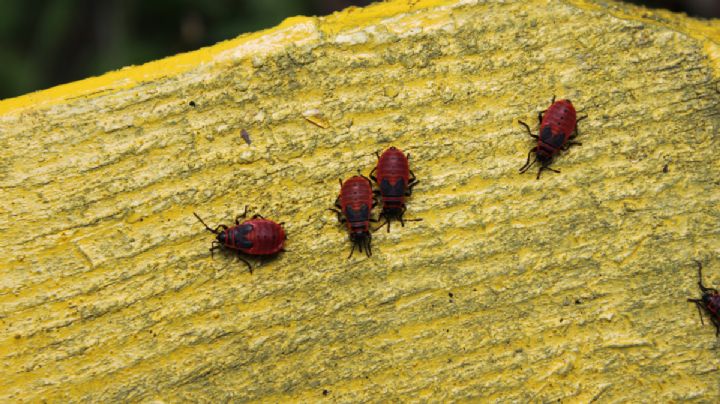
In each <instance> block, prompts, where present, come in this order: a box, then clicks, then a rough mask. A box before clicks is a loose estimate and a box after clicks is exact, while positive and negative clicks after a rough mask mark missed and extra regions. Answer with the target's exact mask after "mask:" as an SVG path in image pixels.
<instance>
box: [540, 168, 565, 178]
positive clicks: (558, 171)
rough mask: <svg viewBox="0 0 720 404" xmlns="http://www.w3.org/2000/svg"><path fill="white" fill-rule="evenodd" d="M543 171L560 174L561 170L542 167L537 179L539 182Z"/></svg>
mask: <svg viewBox="0 0 720 404" xmlns="http://www.w3.org/2000/svg"><path fill="white" fill-rule="evenodd" d="M543 170H548V171H552V172H554V173H558V174H560V170H556V169H554V168H550V167H548V166H540V169H539V170H538V174H537V177H535V179H536V180H539V179H540V173H542V172H543Z"/></svg>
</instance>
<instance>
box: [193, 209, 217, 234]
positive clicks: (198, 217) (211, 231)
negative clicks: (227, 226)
mask: <svg viewBox="0 0 720 404" xmlns="http://www.w3.org/2000/svg"><path fill="white" fill-rule="evenodd" d="M193 215H195V217H196V218H197V219H198V220H199V221H200V223H202V224H203V226H205V228H206V229H207V230H208V231H209V232H210V233H213V234H219V233H220V231H218V230H217V229H215V230H213V229H211V228H210V226H208V225H207V224H205V222H204V221H203V220H202V219H200V216H198V214H197V213H195V212H193Z"/></svg>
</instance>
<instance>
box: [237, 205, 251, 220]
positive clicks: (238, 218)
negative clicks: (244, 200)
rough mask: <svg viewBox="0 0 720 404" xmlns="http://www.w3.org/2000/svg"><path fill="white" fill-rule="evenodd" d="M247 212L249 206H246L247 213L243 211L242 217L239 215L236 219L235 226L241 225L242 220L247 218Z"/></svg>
mask: <svg viewBox="0 0 720 404" xmlns="http://www.w3.org/2000/svg"><path fill="white" fill-rule="evenodd" d="M247 210H248V206H247V205H245V211H243V213H242V215H238V216H237V217H235V224H240V219H245V216H247Z"/></svg>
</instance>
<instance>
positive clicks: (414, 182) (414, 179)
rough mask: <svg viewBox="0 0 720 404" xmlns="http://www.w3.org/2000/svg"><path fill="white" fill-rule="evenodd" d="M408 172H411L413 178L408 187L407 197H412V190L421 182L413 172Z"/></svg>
mask: <svg viewBox="0 0 720 404" xmlns="http://www.w3.org/2000/svg"><path fill="white" fill-rule="evenodd" d="M408 171H410V175H411V177H410V182H408V187H407V191H406V192H405V196H410V195H412V188H413V187H414V186H415V185H417V184H418V183H419V182H420V180H418V179H417V178H416V177H415V173H414V172H412V170H408Z"/></svg>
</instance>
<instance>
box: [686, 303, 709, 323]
mask: <svg viewBox="0 0 720 404" xmlns="http://www.w3.org/2000/svg"><path fill="white" fill-rule="evenodd" d="M687 301H688V302H693V303H695V305H696V306H697V309H698V315H699V316H700V324H702V325H705V322H704V321H703V316H702V310H700V309H701V308H702V307H703V305H702V300H700V299H687Z"/></svg>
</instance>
